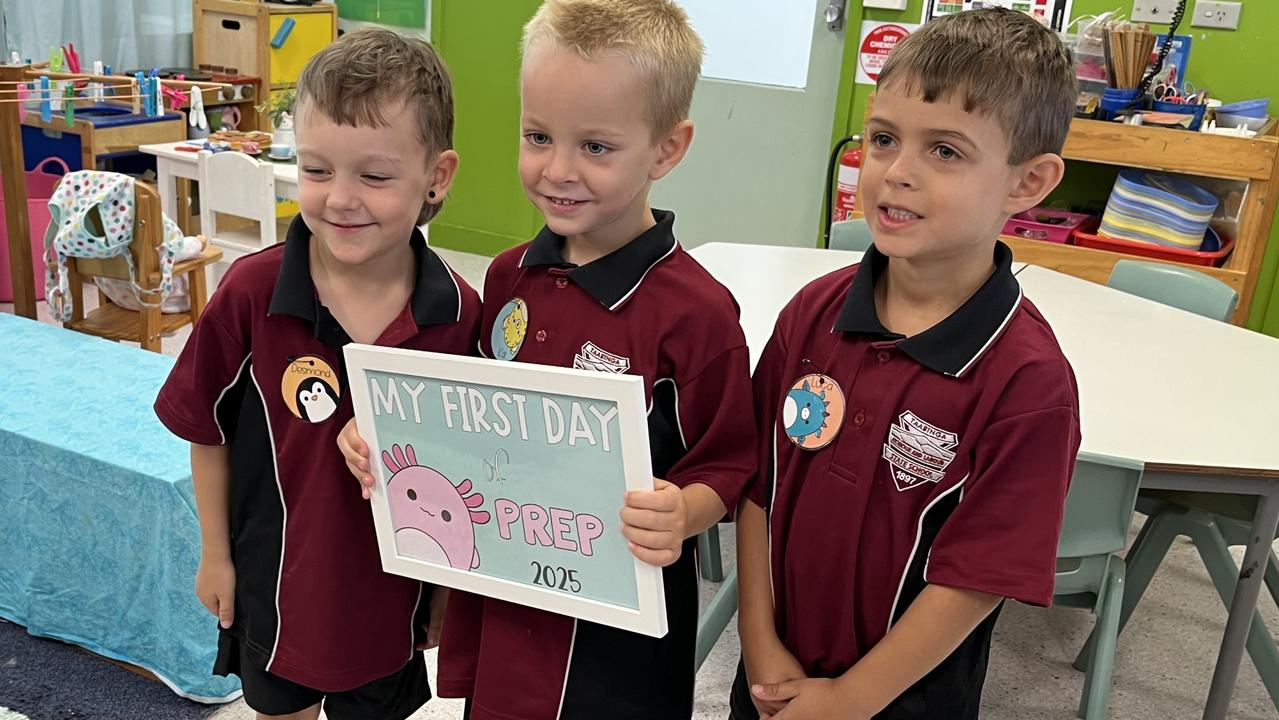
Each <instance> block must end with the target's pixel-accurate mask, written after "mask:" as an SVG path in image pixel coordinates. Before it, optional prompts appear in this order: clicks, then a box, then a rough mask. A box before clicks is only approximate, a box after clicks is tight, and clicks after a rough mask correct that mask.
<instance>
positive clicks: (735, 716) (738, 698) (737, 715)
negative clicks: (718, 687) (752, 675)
mask: <svg viewBox="0 0 1279 720" xmlns="http://www.w3.org/2000/svg"><path fill="white" fill-rule="evenodd" d="M728 718H729V720H759V710H757V709H755V703H754V702H753V701H752V700H751V688H750V684H748V683H747V682H746V666H745V665H744V664H743V663H742V661H740V660H738V661H737V677H734V678H733V687H732V689H731V690H729V693H728Z"/></svg>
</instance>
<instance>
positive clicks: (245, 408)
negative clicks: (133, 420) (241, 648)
mask: <svg viewBox="0 0 1279 720" xmlns="http://www.w3.org/2000/svg"><path fill="white" fill-rule="evenodd" d="M310 240H311V233H310V231H309V230H308V229H307V227H306V225H305V224H304V223H303V222H302V219H301V217H298V218H297V219H295V220H294V221H293V224H292V225H291V226H290V227H289V232H288V235H287V239H286V240H285V242H284V244H283V245H277V246H275V247H273V248H271V249H269V250H264V251H262V252H259V253H256V254H253V255H249V256H247V257H245V258H243V259H241V260H239V261H237V262H236V263H235V264H233V265H232V266H231V268H230V270H229V271H228V272H227V274H226V277H225V278H224V279H223V281H222V283H221V285H220V286H219V287H218V290H217V292H215V293H214V294H213V297H212V298H210V300H209V305H208V307H207V309H206V310H205V311H204V314H203V315H201V317H200V321H199V322H198V323H196V326H195V329H194V331H193V332H192V334H191V339H190V340H188V341H187V344H186V347H185V348H183V351H182V354H181V355H180V356H179V357H178V361H177V364H176V365H175V366H174V368H173V371H172V372H171V373H170V375H169V378H168V380H167V381H166V382H165V384H164V387H163V388H162V389H161V390H160V395H159V397H158V398H157V399H156V403H155V411H156V414H157V415H159V417H160V420H161V422H163V423H164V424H165V426H166V427H168V428H169V430H170V431H172V432H173V433H174V434H176V435H178V436H180V437H182V438H183V439H186V440H189V441H190V442H192V443H197V444H201V445H224V444H225V445H228V446H229V458H230V469H231V476H230V523H231V528H230V530H231V552H232V559H233V560H234V562H235V567H236V587H235V623H234V625H233V626H232V627H231V629H230V630H229V631H225V632H229V633H231V634H232V635H234V636H236V637H238V638H239V639H240V640H241V641H242V642H243V643H244V644H245V645H246V646H247V647H248V649H249V650H250V651H251V652H252V653H254V654H256V655H257V656H258V658H259V660H260V661H261V664H262V665H263V666H265V667H266V669H267V670H269V671H270V672H272V673H274V674H275V675H279V676H280V677H284V678H287V679H289V680H292V681H294V682H296V683H299V684H302V685H305V686H307V687H311V688H315V689H317V690H323V691H342V690H349V689H351V688H355V687H358V686H360V685H363V684H365V683H368V682H370V681H372V680H375V679H378V678H382V677H385V676H387V675H389V674H391V673H392V672H395V671H396V670H398V669H400V668H401V667H403V666H404V664H405V662H407V661H408V660H409V659H410V658H411V657H412V653H413V644H414V633H415V632H417V631H419V628H418V625H419V623H418V622H416V621H415V614H418V612H419V609H420V610H421V611H423V613H424V611H425V609H426V608H425V606H426V595H425V594H424V593H423V586H422V584H421V583H419V582H417V581H415V580H410V579H408V578H404V577H399V576H395V575H388V574H386V573H384V572H382V565H381V560H380V558H379V555H378V544H377V536H376V533H375V532H374V529H373V519H372V515H371V514H370V512H369V506H368V503H367V502H366V501H364V500H363V499H361V497H360V489H359V486H358V484H357V483H356V482H354V480H353V479H352V478H351V473H350V472H349V471H348V470H347V469H346V464H345V462H344V461H343V459H342V454H341V453H340V452H339V451H338V448H337V444H336V439H337V435H338V432H339V431H340V430H341V429H342V426H343V425H345V424H346V422H347V420H349V419H350V418H351V417H352V408H351V400H350V393H349V392H348V385H347V377H346V371H345V368H344V367H343V359H342V347H343V346H344V345H346V344H347V343H348V342H350V341H351V339H350V337H349V335H348V334H347V333H346V331H345V330H343V329H342V326H341V325H339V324H338V322H337V321H336V320H335V319H334V318H333V316H332V315H331V314H330V313H329V311H328V308H326V307H325V306H324V305H322V304H321V303H320V300H319V298H318V296H317V295H316V292H315V286H314V284H313V283H312V281H311V273H310V269H309V255H310V249H309V248H310ZM410 246H411V247H412V249H413V255H414V257H415V258H416V263H417V281H416V285H415V287H414V290H413V294H412V296H411V297H410V299H409V302H408V303H407V305H406V306H405V308H404V310H403V311H402V312H401V313H400V315H399V316H398V317H397V318H396V319H395V320H393V321H392V322H391V324H390V325H389V326H388V327H387V328H386V330H384V331H383V333H382V336H381V337H379V338H378V340H377V344H378V345H387V346H395V347H403V348H411V349H416V350H432V351H435V352H447V353H458V354H470V353H471V352H472V350H473V348H474V347H475V339H476V332H477V328H478V327H479V320H480V302H479V297H478V296H477V295H476V293H475V291H474V290H472V289H471V288H470V287H469V286H467V285H466V282H465V281H464V280H462V279H461V278H460V277H458V276H457V275H456V274H455V273H454V272H453V271H452V270H451V269H449V267H448V266H447V265H445V263H444V261H443V260H441V259H440V258H439V256H437V255H436V254H435V253H434V252H433V251H432V250H431V249H430V248H428V247H427V246H426V241H425V240H424V239H423V238H422V235H421V233H420V232H418V231H417V230H414V231H413V236H412V238H411V239H410ZM419 604H421V606H422V607H421V608H419Z"/></svg>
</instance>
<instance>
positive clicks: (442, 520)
mask: <svg viewBox="0 0 1279 720" xmlns="http://www.w3.org/2000/svg"><path fill="white" fill-rule="evenodd" d="M382 462H384V463H386V467H387V468H388V469H389V470H390V471H391V473H392V475H391V479H390V480H388V481H387V482H386V493H387V499H388V500H389V501H390V503H391V526H392V527H393V528H395V545H396V547H397V548H398V549H399V551H400V553H401V554H403V555H404V556H406V557H411V558H414V559H416V560H426V561H428V562H433V563H437V564H440V565H448V566H450V567H454V568H457V569H458V570H473V569H475V568H477V567H479V566H480V551H479V550H477V549H476V547H475V528H474V526H475V525H483V524H485V523H487V522H488V521H489V518H490V516H489V513H488V511H487V510H479V509H477V508H479V507H480V506H481V505H483V504H484V496H483V495H481V494H480V493H478V492H471V481H470V480H463V481H462V482H461V484H459V485H458V486H457V487H454V486H453V483H451V482H449V479H448V478H446V477H444V476H443V475H441V474H440V473H438V472H436V471H435V470H432V469H431V468H429V467H425V466H422V465H418V464H417V456H416V455H415V454H414V452H413V446H412V445H405V446H404V449H403V450H401V449H400V446H399V445H392V446H391V451H390V452H387V451H386V450H383V451H382Z"/></svg>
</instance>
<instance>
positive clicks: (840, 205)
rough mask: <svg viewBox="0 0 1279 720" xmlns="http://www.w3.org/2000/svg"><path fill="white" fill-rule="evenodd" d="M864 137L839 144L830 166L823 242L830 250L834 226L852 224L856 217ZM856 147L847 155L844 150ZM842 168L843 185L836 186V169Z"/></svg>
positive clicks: (827, 169)
mask: <svg viewBox="0 0 1279 720" xmlns="http://www.w3.org/2000/svg"><path fill="white" fill-rule="evenodd" d="M861 142H862V136H861V135H849V136H847V137H843V138H840V140H839V142H837V143H835V149H834V150H833V151H832V152H831V154H830V162H829V163H827V164H826V196H825V197H824V198H823V203H822V228H823V232H822V242H823V244H824V245H825V246H826V247H828V248H829V247H830V225H831V223H832V222H838V221H840V220H848V219H850V218H851V217H852V216H853V204H854V202H855V201H856V199H857V178H858V175H859V174H860V173H861V165H862V151H861V147H860V146H861ZM849 143H856V144H857V145H858V147H855V148H853V149H851V150H849V151H847V152H845V151H844V146H845V145H848V144H849ZM836 167H838V168H839V185H838V187H836V185H835V169H836Z"/></svg>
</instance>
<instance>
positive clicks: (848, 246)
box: [830, 218, 874, 252]
mask: <svg viewBox="0 0 1279 720" xmlns="http://www.w3.org/2000/svg"><path fill="white" fill-rule="evenodd" d="M873 241H874V238H872V237H871V235H870V225H867V224H866V218H856V219H854V220H840V221H839V222H837V223H831V226H830V249H831V250H853V251H856V252H866V250H867V249H868V248H870V244H871V243H872V242H873Z"/></svg>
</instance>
